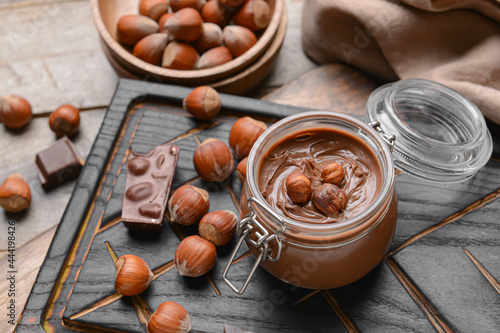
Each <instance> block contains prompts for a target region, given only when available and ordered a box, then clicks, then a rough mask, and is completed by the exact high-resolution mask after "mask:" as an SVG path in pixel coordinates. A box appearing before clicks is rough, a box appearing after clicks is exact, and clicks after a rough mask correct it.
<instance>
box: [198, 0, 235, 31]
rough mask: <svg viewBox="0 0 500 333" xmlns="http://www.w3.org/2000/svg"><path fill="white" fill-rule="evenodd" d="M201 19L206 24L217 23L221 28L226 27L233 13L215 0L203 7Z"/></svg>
mask: <svg viewBox="0 0 500 333" xmlns="http://www.w3.org/2000/svg"><path fill="white" fill-rule="evenodd" d="M201 17H202V18H203V21H205V22H210V23H215V24H217V25H218V26H219V27H224V26H225V25H226V24H227V22H229V18H230V17H231V13H230V12H229V11H228V10H227V9H226V8H225V7H223V6H221V5H220V3H219V1H217V0H215V1H209V2H207V3H206V4H205V6H203V8H202V9H201Z"/></svg>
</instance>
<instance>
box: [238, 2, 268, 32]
mask: <svg viewBox="0 0 500 333" xmlns="http://www.w3.org/2000/svg"><path fill="white" fill-rule="evenodd" d="M270 20H271V8H270V7H269V5H268V4H267V2H266V1H264V0H248V1H247V2H246V3H245V4H244V5H243V6H242V7H241V8H240V9H239V10H238V11H237V12H236V13H235V14H234V15H233V22H234V24H236V25H241V26H242V27H245V28H248V29H250V30H252V31H258V30H262V29H264V28H265V27H267V26H268V25H269V21H270Z"/></svg>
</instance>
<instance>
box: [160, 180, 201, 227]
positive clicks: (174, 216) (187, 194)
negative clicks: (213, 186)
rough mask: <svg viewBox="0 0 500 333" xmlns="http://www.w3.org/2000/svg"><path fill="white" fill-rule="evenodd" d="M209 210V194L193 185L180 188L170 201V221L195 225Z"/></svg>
mask: <svg viewBox="0 0 500 333" xmlns="http://www.w3.org/2000/svg"><path fill="white" fill-rule="evenodd" d="M209 208H210V202H209V199H208V192H207V191H205V190H204V189H201V188H199V187H196V186H193V185H183V186H181V187H179V188H178V189H177V190H175V191H174V193H173V194H172V196H171V197H170V200H169V201H168V212H169V214H170V220H171V221H172V222H176V223H179V224H182V225H191V224H195V223H196V222H198V221H199V220H200V219H201V218H202V217H203V215H205V214H206V213H208V209H209Z"/></svg>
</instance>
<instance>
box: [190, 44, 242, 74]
mask: <svg viewBox="0 0 500 333" xmlns="http://www.w3.org/2000/svg"><path fill="white" fill-rule="evenodd" d="M231 60H233V56H232V55H231V52H229V50H228V48H227V47H225V46H217V47H214V48H213V49H210V50H208V51H206V52H205V53H203V54H202V55H201V57H200V59H198V64H197V65H196V68H198V69H205V68H212V67H215V66H219V65H223V64H225V63H228V62H230V61H231Z"/></svg>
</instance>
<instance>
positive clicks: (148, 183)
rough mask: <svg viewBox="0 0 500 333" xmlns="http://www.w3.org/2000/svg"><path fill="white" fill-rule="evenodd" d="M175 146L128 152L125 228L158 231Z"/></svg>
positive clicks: (161, 219)
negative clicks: (139, 152)
mask: <svg viewBox="0 0 500 333" xmlns="http://www.w3.org/2000/svg"><path fill="white" fill-rule="evenodd" d="M178 158H179V147H178V146H176V145H171V146H158V147H156V148H154V149H153V150H151V151H150V152H149V153H148V154H146V155H141V154H138V153H136V152H134V151H132V153H131V157H130V160H129V162H128V174H127V184H126V190H125V195H124V196H123V203H122V221H123V223H124V224H125V226H126V227H127V228H130V229H139V230H146V231H155V232H156V231H160V230H161V226H162V222H163V213H164V211H165V206H166V204H167V199H168V193H169V192H170V185H171V184H172V178H173V177H174V173H175V167H176V165H177V160H178Z"/></svg>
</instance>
